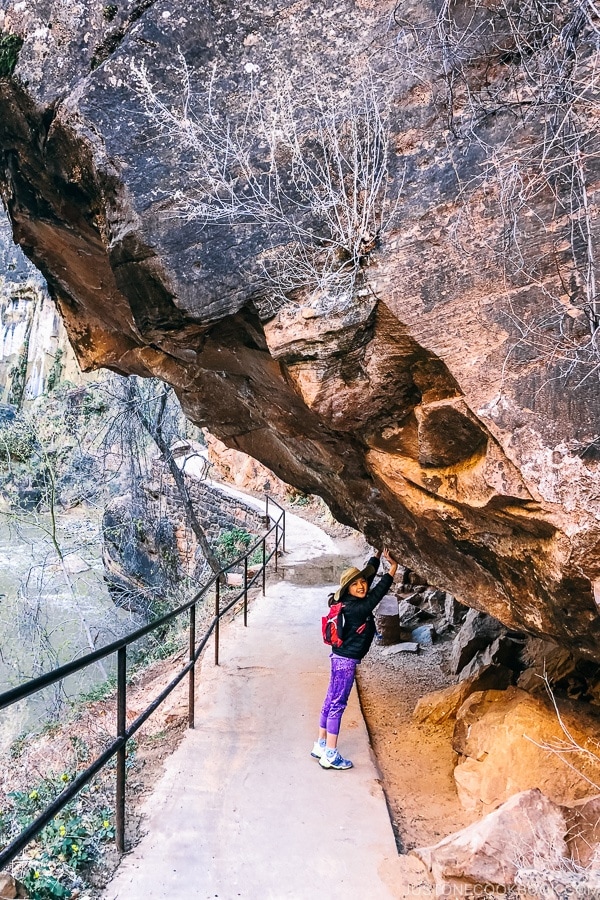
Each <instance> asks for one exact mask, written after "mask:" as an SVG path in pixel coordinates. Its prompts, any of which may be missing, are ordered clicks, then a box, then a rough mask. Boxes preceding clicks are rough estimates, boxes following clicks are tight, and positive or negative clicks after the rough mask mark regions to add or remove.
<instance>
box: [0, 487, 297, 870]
mask: <svg viewBox="0 0 600 900" xmlns="http://www.w3.org/2000/svg"><path fill="white" fill-rule="evenodd" d="M269 504H272V505H274V506H275V507H277V510H278V512H279V515H278V517H277V519H275V518H274V517H272V516H271V515H270V513H269ZM266 518H267V523H268V522H269V521H271V520H272V521H273V524H272V525H271V527H270V528H269V529H268V531H266V532H265V534H264V535H263V536H262V537H261V538H259V539H258V540H257V541H255V543H254V544H252V546H251V547H249V548H248V549H247V550H246V552H245V553H244V554H243V555H242V556H239V557H238V558H237V559H235V560H233V562H231V563H229V565H227V566H223V568H222V569H220V571H219V572H217V573H216V574H215V575H213V576H212V578H211V579H210V581H208V582H207V584H205V585H204V587H203V588H202V589H201V590H200V591H198V593H197V594H195V596H194V597H192V599H191V600H189V601H188V602H187V603H184V604H182V605H181V606H179V607H177V609H174V610H172V611H171V612H169V613H167V614H166V615H164V616H161V617H160V618H159V619H156V620H155V621H154V622H150V623H149V624H148V625H144V627H143V628H138V629H137V631H134V632H132V633H131V634H128V635H126V637H123V638H120V639H119V640H118V641H114V642H113V643H112V644H107V645H106V646H105V647H100V648H99V649H98V650H94V651H93V652H92V653H88V654H87V655H86V656H83V657H82V658H81V659H77V660H73V662H70V663H66V665H64V666H59V667H58V668H56V669H53V670H52V671H51V672H48V673H46V674H45V675H40V676H39V677H38V678H33V679H31V680H30V681H26V682H25V683H24V684H21V685H19V686H18V687H15V688H12V689H11V690H9V691H5V692H4V693H3V694H0V710H2V709H5V708H6V707H8V706H11V705H12V704H13V703H17V702H18V701H19V700H23V699H25V698H26V697H30V696H32V694H36V693H37V692H38V691H41V690H42V689H43V688H45V687H48V686H49V685H51V684H55V683H56V682H57V681H61V680H62V679H63V678H66V676H67V675H72V674H73V673H74V672H79V671H81V670H82V669H85V668H87V667H88V666H91V665H93V663H95V662H98V660H100V659H105V658H106V657H107V656H111V655H112V654H113V653H116V654H117V697H116V702H117V736H116V738H115V740H114V741H113V742H112V743H111V744H110V745H109V746H108V747H107V748H106V750H105V751H104V753H102V754H101V755H100V756H98V757H97V758H96V759H95V760H94V761H93V762H92V763H91V765H89V766H88V767H87V769H85V770H84V771H83V772H81V773H80V774H79V775H78V776H77V777H76V778H75V779H74V780H73V781H72V782H71V783H70V784H69V785H68V787H66V788H65V790H64V791H62V793H60V794H59V796H58V797H57V798H56V799H55V800H54V801H53V802H52V803H51V804H50V805H49V806H47V807H46V808H45V809H44V810H43V812H42V813H41V814H40V815H39V816H38V817H37V819H35V821H33V822H32V823H31V824H30V825H28V827H27V828H25V829H24V831H22V832H21V833H20V834H19V835H17V837H16V838H14V839H13V840H12V841H11V842H10V844H8V845H7V846H6V847H5V848H4V849H3V850H2V851H0V868H3V867H4V866H6V865H7V864H8V863H10V862H11V861H12V860H13V859H14V858H15V856H17V854H19V853H20V852H21V850H23V849H24V848H25V847H26V846H27V844H28V843H29V841H31V840H33V838H35V837H36V835H38V834H39V832H40V831H41V830H42V828H44V827H45V826H46V825H47V824H48V823H49V822H51V821H52V819H53V818H54V816H56V815H57V813H59V812H60V811H61V809H63V808H64V807H65V806H66V804H67V803H68V802H69V801H70V800H72V799H73V797H75V796H76V795H77V794H78V793H79V791H80V790H81V789H82V788H83V787H84V786H85V785H86V784H87V783H88V782H89V781H91V779H92V778H93V777H94V775H96V774H97V773H98V772H99V771H100V770H101V769H102V768H104V766H105V765H106V764H107V763H108V761H109V760H110V759H112V757H113V756H115V755H116V757H117V786H116V803H115V832H116V843H117V848H118V849H119V850H120V851H123V850H124V849H125V758H126V748H127V741H128V740H129V739H130V738H131V737H132V736H133V735H134V734H135V733H136V731H137V730H138V729H139V728H140V727H141V726H142V725H143V724H144V722H145V721H146V719H148V718H149V717H150V716H151V715H152V713H153V712H154V711H155V710H156V709H157V708H158V707H159V706H160V704H161V703H162V702H163V700H165V699H166V698H167V697H168V696H169V694H170V693H171V691H172V690H174V688H176V687H177V685H178V684H179V682H180V681H182V680H183V679H184V678H185V676H186V675H188V677H189V689H188V725H189V727H190V728H193V727H194V693H195V665H196V662H197V660H198V658H199V656H200V654H201V653H202V651H203V649H204V647H205V646H206V644H207V642H208V640H209V638H210V637H211V635H212V634H213V633H214V635H215V665H218V664H219V622H220V620H221V619H222V617H223V616H224V615H225V614H226V613H227V612H229V610H230V609H231V608H232V607H233V606H235V604H236V603H238V602H239V601H240V600H241V599H242V598H243V600H244V625H247V624H248V590H249V588H251V587H252V585H253V584H255V582H256V581H257V580H258V579H259V578H261V577H262V592H263V594H264V592H265V580H266V569H267V563H269V562H270V560H271V559H272V558H273V557H274V558H275V571H277V552H278V550H279V545H280V544H281V549H282V551H285V510H284V509H283V507H282V506H280V505H279V503H277V501H276V500H273V498H272V497H269V496H267V497H266ZM273 533H275V544H274V547H273V549H272V550H270V552H268V553H267V538H268V537H269V536H270V535H271V534H273ZM259 547H262V564H261V566H260V568H259V569H258V570H257V571H256V572H255V573H254V574H253V575H252V577H251V578H249V577H248V560H249V558H250V557H251V556H252V554H253V553H254V552H255V551H256V550H257V549H258V548H259ZM242 564H243V566H244V583H243V587H242V588H241V590H240V591H239V593H237V594H236V595H235V597H233V599H228V601H227V603H226V604H225V605H224V606H223V607H221V591H220V585H221V578H222V577H223V576H224V575H226V574H227V572H229V571H230V569H232V568H234V567H235V566H240V565H242ZM213 586H214V588H215V611H214V615H213V617H212V619H211V621H210V624H209V625H208V628H207V629H206V631H205V632H204V634H203V636H202V638H201V639H200V640H199V641H197V638H196V605H197V604H198V602H199V601H200V600H202V599H203V598H204V596H205V595H206V593H207V592H208V591H209V590H210V589H211V588H212V587H213ZM188 611H189V659H188V662H187V664H186V665H185V667H184V668H183V669H182V670H181V671H180V672H178V674H177V675H176V676H175V678H173V680H172V681H171V682H169V684H168V685H167V687H166V688H165V689H164V690H163V691H162V692H161V693H160V694H159V695H158V696H157V697H156V698H155V699H154V700H153V701H152V703H150V705H149V706H147V707H146V709H145V710H144V711H143V712H142V713H140V715H139V716H138V717H137V718H136V719H135V720H134V721H133V722H132V723H131V725H129V726H128V725H127V647H128V646H129V645H130V644H133V643H134V642H135V641H138V640H139V639H140V638H142V637H144V635H146V634H150V632H152V631H154V630H155V629H157V628H160V627H161V626H163V625H165V624H166V623H167V622H170V621H171V620H173V619H175V618H177V617H178V616H181V615H183V613H185V612H188Z"/></svg>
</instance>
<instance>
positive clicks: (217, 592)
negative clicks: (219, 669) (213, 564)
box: [215, 577, 220, 666]
mask: <svg viewBox="0 0 600 900" xmlns="http://www.w3.org/2000/svg"><path fill="white" fill-rule="evenodd" d="M219 601H220V582H219V578H218V577H217V580H216V581H215V618H216V622H215V666H218V665H219V622H220V612H219Z"/></svg>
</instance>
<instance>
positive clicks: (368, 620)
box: [333, 556, 394, 659]
mask: <svg viewBox="0 0 600 900" xmlns="http://www.w3.org/2000/svg"><path fill="white" fill-rule="evenodd" d="M367 565H369V566H373V568H374V570H375V571H374V572H373V574H372V575H370V576H369V577H368V578H367V579H366V581H367V584H368V585H369V588H370V590H369V592H368V593H367V595H366V597H365V598H364V600H359V599H358V598H357V597H351V596H350V594H348V592H346V593H345V594H344V595H343V597H342V598H341V599H342V603H343V604H344V632H343V638H344V642H343V644H342V646H341V647H334V648H333V653H335V655H336V656H345V657H346V658H347V659H362V658H363V656H366V654H367V652H368V650H369V647H370V646H371V644H372V642H373V638H374V637H375V619H374V618H373V610H374V609H375V607H376V606H377V604H378V603H379V602H380V601H381V600H383V598H384V597H385V595H386V594H387V593H388V591H389V589H390V588H391V586H392V584H393V583H394V579H393V578H392V576H391V575H388V574H387V573H386V574H385V575H382V576H381V578H380V579H379V581H378V582H377V584H376V585H375V587H374V588H372V589H371V584H372V582H373V579H374V578H375V575H376V574H377V569H378V568H379V559H378V558H377V557H376V556H372V557H371V559H370V560H369V562H368V563H367ZM363 626H364V627H363Z"/></svg>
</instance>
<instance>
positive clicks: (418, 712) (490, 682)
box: [413, 666, 512, 725]
mask: <svg viewBox="0 0 600 900" xmlns="http://www.w3.org/2000/svg"><path fill="white" fill-rule="evenodd" d="M511 680H512V672H511V670H510V669H507V668H506V667H505V666H487V667H486V668H483V669H481V671H479V672H478V673H477V674H476V675H474V676H473V677H472V678H469V679H466V680H464V681H460V682H459V683H458V684H451V685H449V686H448V687H446V688H442V689H441V690H439V691H432V692H431V693H429V694H425V695H424V696H423V697H421V698H420V699H419V701H418V702H417V705H416V706H415V708H414V711H413V718H414V720H415V722H430V723H431V724H432V725H439V724H441V723H442V722H446V721H447V720H448V719H453V718H456V713H457V711H458V710H459V709H460V708H461V706H462V705H463V703H464V702H465V700H466V699H467V697H469V696H470V695H471V694H474V693H476V692H478V691H479V692H480V691H489V690H500V691H502V690H504V689H505V688H507V687H508V686H509V685H510V683H511Z"/></svg>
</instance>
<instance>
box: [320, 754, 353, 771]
mask: <svg viewBox="0 0 600 900" xmlns="http://www.w3.org/2000/svg"><path fill="white" fill-rule="evenodd" d="M319 765H320V766H322V767H323V768H324V769H351V768H352V763H351V762H350V760H349V759H344V757H343V756H342V754H341V753H340V752H339V751H336V753H335V756H329V754H327V753H323V754H322V755H321V759H320V760H319Z"/></svg>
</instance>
